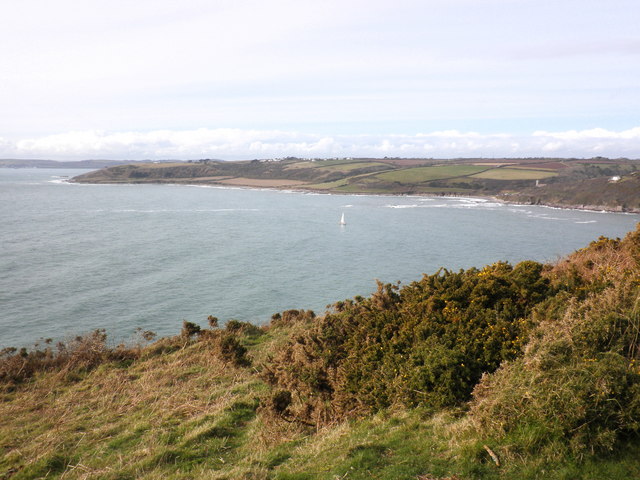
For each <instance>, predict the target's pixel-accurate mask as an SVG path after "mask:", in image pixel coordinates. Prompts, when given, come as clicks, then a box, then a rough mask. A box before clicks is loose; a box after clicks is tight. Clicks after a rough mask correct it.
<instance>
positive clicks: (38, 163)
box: [0, 158, 167, 169]
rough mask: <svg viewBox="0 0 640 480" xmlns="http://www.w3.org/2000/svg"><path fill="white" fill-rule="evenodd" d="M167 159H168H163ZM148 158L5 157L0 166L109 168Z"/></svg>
mask: <svg viewBox="0 0 640 480" xmlns="http://www.w3.org/2000/svg"><path fill="white" fill-rule="evenodd" d="M163 161H167V160H163ZM148 162H149V161H148V160H78V161H76V162H71V161H58V160H39V159H30V160H21V159H12V158H5V159H0V168H92V169H98V168H108V167H113V166H115V165H127V164H135V163H148Z"/></svg>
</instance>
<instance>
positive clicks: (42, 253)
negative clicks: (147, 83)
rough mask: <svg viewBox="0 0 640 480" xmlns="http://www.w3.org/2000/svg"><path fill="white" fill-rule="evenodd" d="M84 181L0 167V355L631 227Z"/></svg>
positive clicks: (462, 204) (479, 262) (532, 253)
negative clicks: (53, 341) (9, 348)
mask: <svg viewBox="0 0 640 480" xmlns="http://www.w3.org/2000/svg"><path fill="white" fill-rule="evenodd" d="M84 172H85V171H84V170H61V169H2V168H0V248H1V255H0V348H3V347H6V346H28V345H31V344H32V343H33V342H35V341H37V340H38V339H40V338H49V337H50V338H54V339H62V338H64V337H67V336H71V335H75V334H80V333H85V332H89V331H91V330H94V329H96V328H105V329H107V332H108V334H109V335H110V337H111V338H113V339H114V341H116V340H117V341H120V340H126V339H127V338H130V337H131V336H132V335H133V332H134V330H135V329H136V328H138V327H140V328H142V329H145V330H152V331H154V332H156V333H158V334H159V335H173V334H176V333H178V332H179V330H180V328H181V325H182V321H183V320H189V321H192V322H195V323H199V324H201V325H203V326H206V323H207V322H206V318H207V316H208V315H214V316H217V317H219V318H220V320H221V323H224V322H225V321H227V320H229V319H238V320H242V321H249V322H253V323H256V324H263V323H265V322H268V321H269V319H270V317H271V315H272V314H273V313H276V312H280V311H282V310H285V309H290V308H304V309H313V310H314V311H316V313H322V312H323V311H324V310H325V308H326V306H327V305H328V304H330V303H333V302H336V301H338V300H343V299H345V298H351V297H353V296H355V295H368V294H370V293H372V292H373V291H374V290H375V288H376V284H375V280H376V279H380V280H381V281H383V282H396V281H401V282H403V283H409V282H411V281H415V280H419V279H420V278H421V275H422V274H423V273H434V272H435V271H436V270H437V269H438V268H439V267H441V266H442V267H446V268H448V269H450V270H457V269H460V268H468V267H471V266H478V267H482V266H483V265H486V264H489V263H493V262H496V261H501V260H506V261H509V262H512V263H516V262H519V261H521V260H525V259H533V260H538V261H555V260H557V259H558V258H560V257H562V256H563V255H566V254H568V253H571V252H572V251H574V250H575V249H577V248H581V247H583V246H586V245H587V244H588V243H589V242H590V241H592V240H595V239H597V238H598V237H599V236H601V235H605V236H609V237H621V236H623V235H624V234H625V233H627V232H628V231H630V230H632V229H634V228H635V225H636V223H637V222H638V221H639V220H640V216H638V215H628V214H614V213H601V212H585V211H578V210H559V209H551V208H545V207H535V206H519V205H508V204H502V203H498V202H495V201H491V200H487V199H477V198H461V197H455V198H453V197H447V198H445V197H429V196H374V195H322V194H309V193H300V192H293V191H276V190H255V189H232V188H217V187H196V186H177V185H80V184H72V183H67V181H66V180H67V178H69V177H73V176H75V175H78V174H80V173H84ZM343 213H344V215H345V221H346V225H344V226H342V225H340V224H339V223H340V218H341V216H342V214H343Z"/></svg>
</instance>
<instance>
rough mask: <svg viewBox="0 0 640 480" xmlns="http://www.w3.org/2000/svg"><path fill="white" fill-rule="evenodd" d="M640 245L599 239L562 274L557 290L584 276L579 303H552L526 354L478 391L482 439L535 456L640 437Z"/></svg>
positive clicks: (634, 238)
mask: <svg viewBox="0 0 640 480" xmlns="http://www.w3.org/2000/svg"><path fill="white" fill-rule="evenodd" d="M639 238H640V237H639V235H638V232H634V233H632V234H630V235H629V236H628V237H627V238H626V239H625V240H624V241H622V242H621V241H612V240H607V239H600V240H599V241H597V242H594V243H593V244H592V245H591V247H590V248H589V249H585V250H581V251H579V252H577V253H576V254H575V255H574V256H573V257H572V258H570V259H569V261H568V262H564V263H566V264H567V265H572V267H573V268H571V269H567V268H566V266H560V267H559V268H558V270H559V271H557V272H555V273H556V274H557V277H556V281H558V282H562V280H563V278H564V279H565V281H566V279H567V278H568V277H569V280H570V279H571V278H575V277H576V272H579V273H580V274H579V275H578V278H579V282H575V283H576V285H577V289H576V295H575V296H574V297H573V298H572V299H570V300H569V301H568V303H564V304H563V305H553V302H549V303H548V305H547V307H548V308H547V312H546V313H547V315H546V316H545V320H544V321H543V322H542V323H541V324H540V325H539V327H538V328H537V329H536V330H535V332H534V333H533V335H532V340H531V341H530V343H529V344H528V345H527V348H526V351H525V354H524V356H523V357H522V358H519V359H517V360H515V361H513V362H511V363H507V364H505V365H503V366H502V367H501V368H500V369H499V370H498V371H497V372H496V373H494V374H492V375H487V376H485V377H484V378H483V380H482V382H480V384H479V385H478V386H477V387H476V389H475V391H474V397H475V398H474V401H473V403H472V407H471V412H470V413H471V419H472V420H473V422H474V424H475V427H476V429H477V430H478V431H479V432H482V434H484V435H488V436H493V437H494V438H503V439H504V438H509V439H510V441H512V442H515V443H516V444H517V445H519V447H520V448H521V449H523V450H525V451H528V452H529V453H536V452H539V451H541V450H544V449H546V448H548V447H549V445H552V444H553V445H554V448H557V445H563V446H565V447H567V448H568V449H569V450H571V451H572V452H573V453H578V454H582V453H584V452H596V451H608V450H611V449H613V448H614V447H615V446H616V444H617V443H618V442H620V441H622V440H625V439H627V438H628V437H629V436H630V435H634V436H635V435H637V434H638V433H639V432H640V275H638V270H639V269H638V259H639V258H640V241H639ZM607 258H608V261H603V260H606V259H607ZM594 260H596V261H598V262H597V263H596V262H595V261H594ZM585 292H588V293H587V294H585ZM556 303H560V297H559V298H558V299H556Z"/></svg>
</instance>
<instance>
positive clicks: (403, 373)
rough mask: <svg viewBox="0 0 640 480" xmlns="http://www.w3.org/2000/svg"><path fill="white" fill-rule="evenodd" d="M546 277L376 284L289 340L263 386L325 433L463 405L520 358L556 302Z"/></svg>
mask: <svg viewBox="0 0 640 480" xmlns="http://www.w3.org/2000/svg"><path fill="white" fill-rule="evenodd" d="M542 270H543V266H542V265H541V264H539V263H536V262H523V263H520V264H518V265H516V266H515V267H512V266H511V265H509V264H507V263H496V264H494V265H491V266H488V267H486V268H484V269H482V270H478V269H470V270H467V271H460V272H457V273H454V272H450V271H448V270H441V271H439V272H438V273H436V274H434V275H425V276H424V277H423V279H422V280H420V281H418V282H414V283H412V284H410V285H408V286H405V287H402V288H400V287H398V286H396V285H391V284H382V283H379V284H378V290H377V292H376V293H375V294H374V295H372V296H371V297H370V298H366V299H365V298H362V297H357V298H356V299H354V300H347V301H344V302H338V303H336V304H335V305H334V311H333V313H329V314H327V315H326V316H325V317H323V318H320V319H318V320H317V321H316V322H315V323H314V326H313V328H311V330H310V331H308V332H307V333H305V334H302V335H299V336H297V337H296V338H294V339H292V340H291V341H290V343H289V345H288V346H287V347H286V348H285V349H284V350H283V351H282V352H281V353H280V354H279V355H278V356H277V357H275V358H274V359H273V361H272V362H271V363H270V364H268V365H267V366H266V368H265V378H267V380H269V381H270V382H271V383H272V384H274V385H277V386H278V387H279V388H281V389H285V390H290V391H291V392H292V393H293V394H294V395H293V397H294V399H295V402H294V405H292V408H291V410H292V411H295V412H296V414H297V415H298V416H299V417H300V418H301V419H304V420H307V421H313V422H319V423H323V422H328V421H332V420H336V419H340V418H343V417H345V416H352V415H355V414H358V413H362V412H368V411H374V410H377V409H381V408H385V407H388V406H390V405H393V404H402V405H406V406H417V405H426V406H430V407H443V406H451V405H456V404H459V403H461V402H464V401H465V400H468V399H469V396H470V394H471V391H472V390H473V387H474V386H475V384H476V383H477V382H478V380H479V379H480V377H481V376H482V374H483V373H484V372H490V371H494V370H495V369H497V368H498V367H499V365H500V364H501V362H503V361H504V360H510V359H514V358H516V357H517V356H518V355H519V354H520V353H521V352H522V347H523V345H524V344H525V342H526V338H527V332H528V328H529V326H530V325H529V321H528V320H527V318H528V316H529V314H530V312H531V310H532V309H533V307H534V306H535V305H536V304H537V303H539V302H540V301H541V300H543V299H544V298H546V297H547V296H548V295H549V294H550V292H551V287H550V283H549V281H548V279H546V278H545V277H544V276H543V275H542Z"/></svg>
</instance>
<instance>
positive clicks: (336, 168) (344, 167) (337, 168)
mask: <svg viewBox="0 0 640 480" xmlns="http://www.w3.org/2000/svg"><path fill="white" fill-rule="evenodd" d="M320 167H321V168H322V169H323V170H330V171H333V172H350V171H352V170H357V169H358V168H371V167H383V168H386V169H391V168H392V167H390V166H389V165H387V164H386V163H378V162H356V163H342V164H335V165H326V166H325V165H321V166H320Z"/></svg>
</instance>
